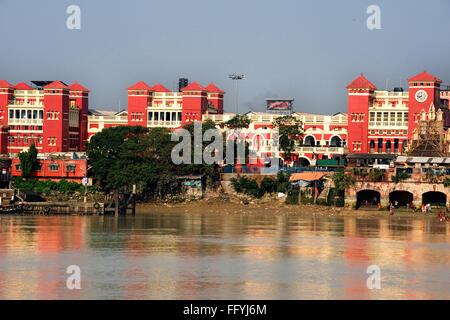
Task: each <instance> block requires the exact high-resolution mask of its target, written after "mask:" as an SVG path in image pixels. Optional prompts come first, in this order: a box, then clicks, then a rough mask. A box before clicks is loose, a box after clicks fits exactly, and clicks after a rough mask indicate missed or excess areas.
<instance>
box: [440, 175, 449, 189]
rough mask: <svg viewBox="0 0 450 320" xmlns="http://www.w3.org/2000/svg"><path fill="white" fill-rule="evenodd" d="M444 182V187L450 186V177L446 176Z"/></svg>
mask: <svg viewBox="0 0 450 320" xmlns="http://www.w3.org/2000/svg"><path fill="white" fill-rule="evenodd" d="M442 183H443V184H444V187H446V188H447V187H450V178H448V177H445V178H444V180H442Z"/></svg>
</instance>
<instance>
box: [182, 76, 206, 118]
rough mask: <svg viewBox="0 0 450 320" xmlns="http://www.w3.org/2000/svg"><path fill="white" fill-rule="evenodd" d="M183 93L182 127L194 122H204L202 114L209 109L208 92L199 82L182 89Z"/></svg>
mask: <svg viewBox="0 0 450 320" xmlns="http://www.w3.org/2000/svg"><path fill="white" fill-rule="evenodd" d="M181 92H182V93H183V118H182V119H183V121H182V125H185V124H186V123H190V122H193V121H200V122H201V121H202V114H203V113H204V112H206V109H207V108H208V92H207V90H206V89H205V88H203V87H202V86H200V85H199V84H198V83H197V82H195V81H194V82H193V83H191V84H190V85H188V86H187V87H184V88H183V89H181Z"/></svg>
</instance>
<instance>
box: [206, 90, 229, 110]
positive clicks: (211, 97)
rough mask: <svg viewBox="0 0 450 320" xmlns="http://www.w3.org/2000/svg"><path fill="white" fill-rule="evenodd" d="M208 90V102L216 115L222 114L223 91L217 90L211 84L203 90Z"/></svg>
mask: <svg viewBox="0 0 450 320" xmlns="http://www.w3.org/2000/svg"><path fill="white" fill-rule="evenodd" d="M205 89H206V90H208V101H210V102H211V104H212V105H213V106H214V107H215V108H216V109H217V113H219V114H223V96H224V94H225V91H222V90H220V89H219V88H217V87H216V86H215V85H214V84H213V83H211V84H210V85H209V86H207V87H206V88H205Z"/></svg>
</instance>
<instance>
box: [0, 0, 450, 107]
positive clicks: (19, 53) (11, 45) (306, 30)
mask: <svg viewBox="0 0 450 320" xmlns="http://www.w3.org/2000/svg"><path fill="white" fill-rule="evenodd" d="M71 4H76V5H79V6H80V8H81V29H80V30H69V29H67V28H66V19H67V17H68V16H69V15H68V14H67V13H66V8H67V7H68V6H69V5H71ZM373 4H375V5H379V6H380V8H381V27H382V29H381V30H369V29H368V28H367V26H366V20H367V17H368V14H366V9H367V7H368V6H369V5H373ZM0 30H2V31H3V32H2V37H1V38H2V41H1V43H2V45H1V50H0V79H5V80H8V81H9V82H11V83H13V84H15V83H17V82H20V81H29V80H56V79H58V80H62V81H65V82H66V83H73V82H74V81H75V80H78V82H80V83H81V84H82V85H84V86H86V87H87V88H89V89H90V90H91V94H90V107H91V108H101V109H117V108H118V103H119V100H120V101H121V106H122V108H123V107H126V105H127V96H126V90H125V89H126V88H127V87H128V86H130V85H132V84H134V83H135V82H137V81H139V80H143V81H145V82H146V83H147V84H149V85H154V84H156V83H158V82H161V83H162V84H163V85H165V86H166V87H168V88H170V89H173V88H175V87H176V83H177V79H178V78H179V77H180V76H183V77H187V78H189V79H190V80H191V81H194V80H195V81H198V82H199V83H200V84H202V85H205V86H206V85H207V84H209V83H210V82H214V83H215V84H216V85H217V86H218V87H219V88H221V89H223V90H225V91H227V95H226V98H225V111H230V112H231V111H233V110H234V109H233V85H232V82H231V80H229V79H228V75H229V74H231V73H233V72H238V73H243V74H245V75H246V79H244V80H242V81H241V82H240V87H239V93H240V96H239V104H240V111H242V112H243V111H248V110H249V109H252V110H258V111H261V110H263V109H264V98H266V97H293V98H295V110H296V111H304V112H317V113H324V114H327V113H335V112H338V111H346V109H347V96H346V90H345V86H346V85H347V84H348V83H349V82H351V81H352V80H353V79H354V78H356V77H357V76H358V75H359V74H360V73H361V72H363V73H364V75H365V76H366V77H367V78H368V79H369V80H370V81H372V82H373V83H374V84H375V85H377V86H378V88H380V89H383V88H385V85H386V79H390V80H389V84H390V85H389V87H390V88H391V89H392V88H393V87H394V86H399V84H400V81H401V79H402V80H403V83H402V86H403V87H404V88H406V82H405V80H406V79H407V78H409V77H411V76H413V75H415V74H417V73H420V72H422V71H423V70H424V69H426V70H427V71H428V72H430V73H432V74H433V75H435V76H437V77H439V78H441V79H442V80H444V83H447V84H450V63H448V59H449V57H450V41H449V38H448V30H450V1H445V0H430V1H417V0H412V1H411V0H410V1H406V0H390V1H377V0H371V1H365V0H345V1H313V0H301V1H300V0H292V1H283V0H280V1H266V0H259V1H253V0H239V1H235V0H227V1H224V0H222V1H217V0H209V1H206V0H191V1H176V0H164V1H153V0H147V1H144V0H129V1H121V2H119V1H105V0H71V1H66V0H58V1H54V0H40V1H20V0H14V1H13V0H0Z"/></svg>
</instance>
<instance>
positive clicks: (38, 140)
mask: <svg viewBox="0 0 450 320" xmlns="http://www.w3.org/2000/svg"><path fill="white" fill-rule="evenodd" d="M37 143H39V144H41V143H42V136H38V137H37Z"/></svg>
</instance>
